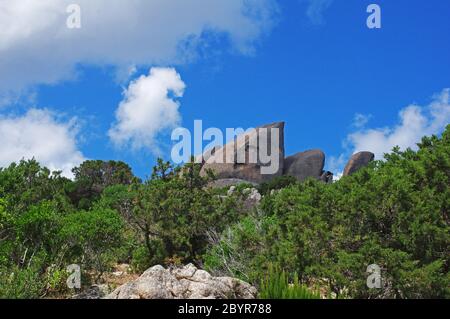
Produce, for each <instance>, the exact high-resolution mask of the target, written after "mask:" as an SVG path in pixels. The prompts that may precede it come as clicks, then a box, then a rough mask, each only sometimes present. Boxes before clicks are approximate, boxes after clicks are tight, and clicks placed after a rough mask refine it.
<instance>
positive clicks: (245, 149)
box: [197, 122, 284, 183]
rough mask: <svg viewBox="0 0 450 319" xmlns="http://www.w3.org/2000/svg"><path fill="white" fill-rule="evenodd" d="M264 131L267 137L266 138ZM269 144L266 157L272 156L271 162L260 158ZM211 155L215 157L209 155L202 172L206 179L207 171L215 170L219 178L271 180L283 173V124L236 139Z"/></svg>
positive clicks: (255, 130) (255, 181) (265, 127)
mask: <svg viewBox="0 0 450 319" xmlns="http://www.w3.org/2000/svg"><path fill="white" fill-rule="evenodd" d="M274 129H276V130H274ZM276 131H278V136H274V137H275V138H276V139H277V141H276V142H277V143H276V144H278V145H277V147H276V148H275V149H273V150H272V149H271V142H272V135H271V132H272V133H275V132H276ZM265 132H266V133H267V138H266V136H265V135H263V134H264V133H265ZM266 142H267V143H268V146H267V153H268V154H267V155H270V157H271V161H270V162H269V163H267V161H266V160H264V159H263V158H261V156H260V153H262V154H264V153H266V152H263V149H261V145H262V143H266ZM274 142H275V141H274ZM211 153H212V155H210V156H206V159H204V161H203V167H202V170H201V172H200V173H201V175H203V176H205V175H206V172H207V170H212V171H213V172H214V173H215V175H216V177H217V178H218V179H242V180H246V181H249V182H252V183H263V182H266V181H269V180H271V179H272V178H273V177H275V176H280V175H282V174H283V165H284V122H279V123H273V124H268V125H264V126H260V127H258V128H256V129H253V130H252V131H251V132H247V133H246V134H242V135H239V136H237V137H236V138H235V139H234V140H233V141H231V142H229V143H228V144H226V145H224V146H223V147H216V148H214V150H213V152H211ZM241 154H244V156H241ZM197 160H198V159H197ZM198 161H199V162H200V160H198ZM270 168H273V169H270Z"/></svg>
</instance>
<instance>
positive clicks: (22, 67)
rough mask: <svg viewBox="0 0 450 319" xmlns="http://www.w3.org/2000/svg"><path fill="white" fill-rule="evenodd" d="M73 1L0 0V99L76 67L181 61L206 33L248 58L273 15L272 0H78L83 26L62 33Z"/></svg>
mask: <svg viewBox="0 0 450 319" xmlns="http://www.w3.org/2000/svg"><path fill="white" fill-rule="evenodd" d="M73 2H74V1H73V0H39V1H36V0H20V1H11V0H0V74H2V76H1V77H0V92H2V94H6V93H8V92H11V91H13V92H14V91H20V90H21V89H23V88H26V87H28V86H29V85H33V84H41V83H55V82H58V81H61V80H65V79H71V78H73V77H74V75H73V74H74V69H75V67H76V65H77V64H80V63H81V64H82V63H84V64H94V65H112V66H116V67H117V68H118V69H119V70H126V69H127V68H128V67H129V66H131V65H144V66H145V65H148V66H149V65H155V64H158V65H167V64H177V63H183V62H186V59H190V58H192V56H195V50H196V47H197V46H198V45H201V44H202V43H203V42H204V41H207V40H206V38H208V36H205V35H207V34H208V33H211V32H212V33H214V34H221V35H224V36H225V37H226V38H227V39H229V42H230V45H231V48H233V49H234V50H236V51H239V52H241V53H249V52H251V50H252V48H253V46H254V44H255V41H257V40H258V39H259V38H260V37H261V35H262V34H264V33H265V32H266V31H267V30H268V29H270V28H271V26H272V23H273V17H274V13H275V12H276V11H277V10H276V4H275V0H217V1H204V0H152V1H148V0H129V1H123V0H95V1H91V0H77V1H75V2H76V3H77V4H79V5H80V7H81V29H68V28H67V27H66V20H67V18H68V16H69V14H68V13H66V9H67V6H68V5H69V4H70V3H73Z"/></svg>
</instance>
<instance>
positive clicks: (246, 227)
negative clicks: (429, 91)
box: [205, 127, 450, 298]
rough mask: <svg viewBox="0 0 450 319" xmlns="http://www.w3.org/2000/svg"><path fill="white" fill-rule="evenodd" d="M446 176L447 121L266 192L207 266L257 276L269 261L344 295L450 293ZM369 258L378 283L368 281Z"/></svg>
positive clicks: (449, 172) (449, 158)
mask: <svg viewBox="0 0 450 319" xmlns="http://www.w3.org/2000/svg"><path fill="white" fill-rule="evenodd" d="M449 185H450V127H448V128H447V130H446V132H445V133H444V134H443V136H442V138H438V137H435V136H433V137H430V138H424V139H423V140H422V142H421V143H420V144H419V149H418V151H412V150H410V149H409V150H406V151H404V152H400V151H399V150H398V149H394V151H393V152H392V153H391V154H388V155H386V158H385V161H379V162H376V163H374V164H373V165H372V166H370V167H368V168H366V169H363V170H361V171H359V172H358V173H357V174H355V175H352V176H348V177H344V178H342V179H341V180H340V181H339V182H336V183H334V184H331V185H327V184H324V183H320V182H316V181H312V180H310V181H307V182H305V183H302V184H294V185H291V186H289V187H287V188H284V189H282V190H281V191H280V192H277V193H275V194H273V195H269V196H265V198H264V199H263V203H262V205H261V209H260V213H259V215H255V216H251V217H248V218H247V219H245V220H242V221H240V222H239V223H237V224H236V225H234V226H232V227H230V228H229V229H228V230H226V231H225V232H224V233H223V234H222V235H221V237H220V241H219V243H218V244H217V245H216V246H214V247H212V248H211V249H210V250H209V252H208V253H207V254H206V256H205V260H206V266H207V267H208V268H209V269H210V270H214V269H217V270H219V271H227V272H228V273H231V274H234V275H239V276H240V277H242V278H247V279H249V280H250V281H252V282H254V283H255V284H257V283H258V280H257V279H258V278H262V277H263V276H264V274H265V273H266V271H267V267H268V264H269V263H273V264H274V265H275V266H276V267H279V268H280V269H285V270H286V271H287V272H288V273H290V274H294V273H298V274H299V280H300V282H301V283H304V284H310V283H314V282H317V281H318V280H320V281H322V282H321V285H323V286H326V287H328V289H329V290H330V292H333V293H334V294H335V295H337V296H338V297H339V296H342V295H344V296H347V297H355V298H431V297H438V298H443V297H445V298H448V297H450V290H449V287H450V276H449V273H448V268H449V261H448V256H449V254H448V253H449V250H448V247H450V233H449V216H448V211H449V206H450V188H449ZM242 247H245V250H242ZM371 264H377V265H379V266H380V268H381V275H382V283H383V288H382V289H369V288H368V287H367V286H366V279H367V277H368V275H369V274H368V273H366V270H367V267H368V266H369V265H371Z"/></svg>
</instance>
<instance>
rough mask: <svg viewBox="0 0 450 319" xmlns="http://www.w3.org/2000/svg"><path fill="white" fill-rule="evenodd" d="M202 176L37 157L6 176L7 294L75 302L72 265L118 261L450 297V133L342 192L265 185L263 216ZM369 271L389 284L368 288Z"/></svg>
mask: <svg viewBox="0 0 450 319" xmlns="http://www.w3.org/2000/svg"><path fill="white" fill-rule="evenodd" d="M199 171H200V167H199V165H198V164H188V165H185V166H184V167H182V168H179V167H178V168H175V167H173V166H172V165H171V164H170V163H168V162H164V161H162V160H159V161H158V163H157V165H156V166H155V168H154V169H153V173H152V175H151V177H150V178H149V179H148V180H146V181H141V180H140V179H139V178H136V177H135V176H134V175H133V174H132V172H131V169H130V167H129V166H128V165H127V164H125V163H122V162H114V161H110V162H103V161H87V162H85V163H83V164H82V165H81V166H80V167H76V168H74V170H73V172H74V179H73V180H69V179H67V178H64V177H62V176H61V174H60V173H59V172H50V171H49V170H48V169H47V168H45V167H41V166H40V165H39V163H37V162H36V161H35V160H29V161H21V162H20V163H18V164H12V165H10V166H9V167H7V168H3V169H0V297H2V298H39V297H46V296H53V295H64V294H68V293H70V292H69V291H68V288H67V286H66V285H65V281H66V278H67V273H66V271H65V269H66V267H67V266H68V265H70V264H79V265H80V266H81V269H82V271H83V279H84V282H83V284H84V285H88V284H89V283H90V282H89V281H96V280H99V278H101V275H102V273H104V272H105V271H108V270H110V269H111V267H112V266H113V265H115V264H117V263H129V264H131V265H132V266H133V267H134V269H135V271H136V272H141V271H143V270H145V269H147V268H148V267H150V266H153V265H155V264H163V265H173V264H181V263H183V264H184V263H188V262H193V263H195V264H196V265H198V266H200V267H202V268H205V269H207V270H208V271H210V272H212V273H213V274H217V275H232V276H236V277H239V278H241V279H243V280H246V281H248V282H250V283H252V284H254V285H255V286H257V287H258V288H260V293H261V297H274V298H276V297H285V298H300V297H302V296H303V297H304V298H306V297H311V298H314V297H317V295H316V293H315V291H319V290H320V291H321V292H324V294H325V295H327V296H332V297H338V298H341V297H342V298H449V297H450V289H449V287H450V275H449V260H448V259H449V255H450V254H449V247H450V232H449V230H450V228H449V215H448V213H449V207H450V188H449V185H450V126H448V127H447V130H446V131H445V132H444V133H443V134H442V136H441V137H437V136H432V137H425V138H423V140H422V141H421V143H419V144H418V150H417V151H413V150H410V149H408V150H406V151H403V152H401V151H400V150H399V149H394V150H393V151H392V153H390V154H387V155H386V156H385V160H384V161H376V162H374V163H372V164H371V165H370V166H369V167H367V168H365V169H362V170H360V171H359V172H358V173H356V174H354V175H352V176H348V177H344V178H342V179H341V180H340V181H338V182H335V183H333V184H324V183H321V182H318V181H315V180H308V181H306V182H304V183H298V182H296V181H295V180H293V179H292V178H283V179H280V180H275V181H273V182H271V183H267V184H263V185H260V192H261V194H263V195H264V196H263V199H262V202H261V205H259V206H258V207H255V208H253V209H248V206H246V205H243V197H245V195H242V192H241V191H240V190H238V191H236V192H234V193H233V194H231V195H229V196H225V195H224V194H226V192H224V191H217V190H213V189H210V188H208V187H206V185H207V184H208V183H209V182H210V181H211V179H212V178H213V176H208V177H202V176H200V174H199ZM274 189H275V190H277V191H272V190H274ZM371 264H377V265H379V267H380V268H381V278H382V288H381V289H369V288H368V287H367V285H366V280H367V277H368V276H369V274H368V273H366V271H367V267H368V266H369V265H371ZM306 287H310V288H312V290H308V289H307V288H306Z"/></svg>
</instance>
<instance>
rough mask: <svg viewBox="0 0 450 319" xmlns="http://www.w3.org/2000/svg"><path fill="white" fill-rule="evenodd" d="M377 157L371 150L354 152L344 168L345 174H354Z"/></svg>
mask: <svg viewBox="0 0 450 319" xmlns="http://www.w3.org/2000/svg"><path fill="white" fill-rule="evenodd" d="M374 158H375V154H373V153H371V152H359V153H356V154H354V155H353V156H352V157H351V158H350V160H349V161H348V163H347V165H346V166H345V169H344V176H349V175H352V174H353V173H355V172H357V171H358V170H359V169H361V168H362V167H365V166H367V165H369V163H370V162H372V161H373V160H374Z"/></svg>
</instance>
